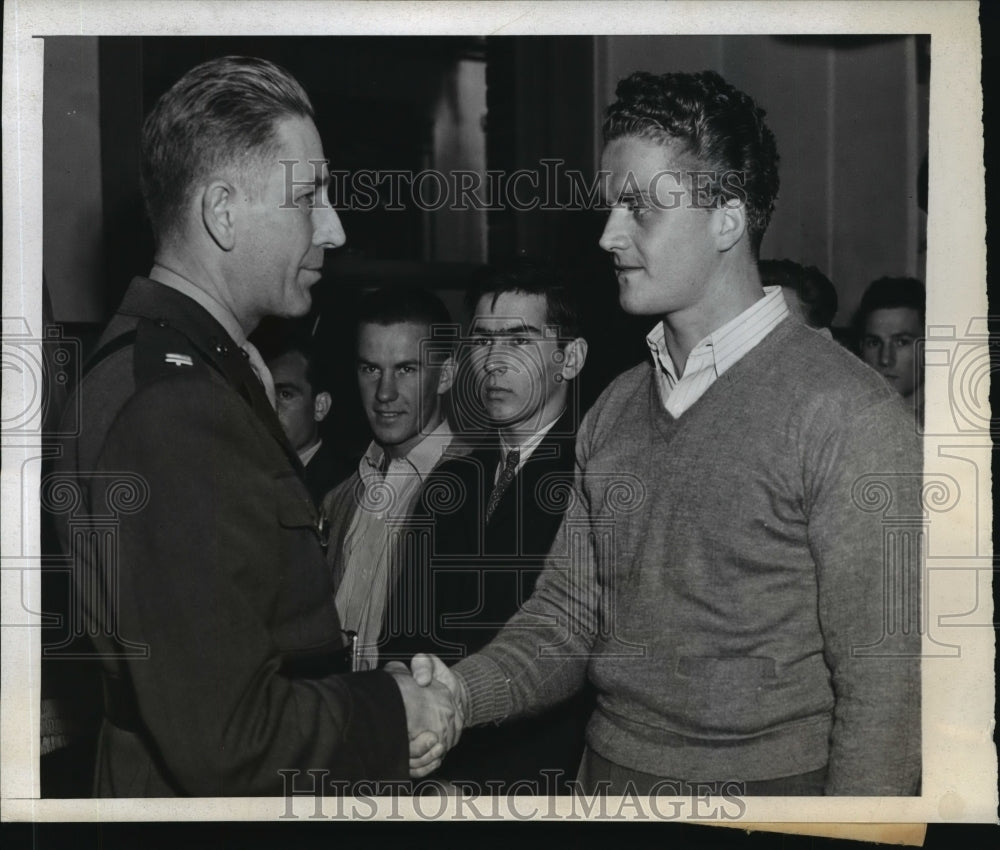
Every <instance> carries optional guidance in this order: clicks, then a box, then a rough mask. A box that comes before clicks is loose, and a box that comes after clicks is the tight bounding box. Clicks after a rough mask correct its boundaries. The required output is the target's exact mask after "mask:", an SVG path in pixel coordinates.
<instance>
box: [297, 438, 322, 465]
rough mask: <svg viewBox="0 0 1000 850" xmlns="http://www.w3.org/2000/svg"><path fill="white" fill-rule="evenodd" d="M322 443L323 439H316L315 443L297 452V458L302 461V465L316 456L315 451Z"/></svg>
mask: <svg viewBox="0 0 1000 850" xmlns="http://www.w3.org/2000/svg"><path fill="white" fill-rule="evenodd" d="M322 445H323V441H322V440H317V441H316V442H315V443H313V444H312V445H311V446H309V448H307V449H303V450H302V451H300V452H298V456H299V460H300V461H302V465H303V466H308V465H309V461H311V460H312V459H313V458H314V457H316V452H318V451H319V447H320V446H322Z"/></svg>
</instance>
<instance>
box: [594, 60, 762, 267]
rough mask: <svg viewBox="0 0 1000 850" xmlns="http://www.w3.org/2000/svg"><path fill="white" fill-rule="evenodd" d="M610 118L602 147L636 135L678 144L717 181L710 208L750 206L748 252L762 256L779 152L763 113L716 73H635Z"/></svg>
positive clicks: (711, 184)
mask: <svg viewBox="0 0 1000 850" xmlns="http://www.w3.org/2000/svg"><path fill="white" fill-rule="evenodd" d="M615 95H616V97H617V98H618V99H617V100H616V101H615V102H614V103H612V104H611V105H610V106H609V107H608V109H607V112H606V114H605V119H604V126H603V135H604V143H605V144H608V143H609V142H611V141H613V140H615V139H618V138H622V137H624V136H636V137H638V138H641V139H649V140H651V141H655V142H657V143H660V144H669V143H679V144H680V145H681V146H682V148H681V150H682V152H683V153H686V154H688V155H690V156H692V157H694V158H695V159H696V160H697V161H698V163H699V164H700V165H701V166H703V168H704V170H705V171H707V172H709V173H710V174H712V173H714V178H713V179H711V180H710V182H709V185H708V187H707V190H708V192H709V197H710V198H711V200H712V202H713V203H720V202H725V201H727V200H730V199H733V198H736V199H738V200H740V201H742V202H743V203H744V204H745V207H746V211H747V231H748V233H749V237H750V247H751V250H752V252H753V254H754V256H757V255H758V254H759V252H760V243H761V240H762V239H763V238H764V232H765V231H766V230H767V225H768V223H769V222H770V220H771V213H772V212H773V211H774V200H775V198H776V197H777V195H778V183H779V181H778V150H777V146H776V145H775V141H774V134H773V133H772V132H771V131H770V129H768V127H767V125H766V124H765V123H764V115H765V112H764V110H763V109H761V108H760V107H759V106H757V105H756V104H755V103H754V101H753V100H752V99H751V98H750V97H749V96H748V95H746V94H744V93H743V92H741V91H739V90H738V89H736V88H734V87H733V86H731V85H730V84H729V83H727V82H726V81H725V80H724V79H723V78H722V77H720V76H719V75H718V74H716V73H715V72H714V71H702V72H700V73H697V74H685V73H674V74H659V75H657V74H651V73H648V72H647V71H636V72H635V73H634V74H632V75H630V76H628V77H626V78H625V79H623V80H621V81H620V82H619V83H618V88H617V89H616V90H615Z"/></svg>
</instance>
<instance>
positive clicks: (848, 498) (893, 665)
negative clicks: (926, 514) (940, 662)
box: [805, 396, 922, 796]
mask: <svg viewBox="0 0 1000 850" xmlns="http://www.w3.org/2000/svg"><path fill="white" fill-rule="evenodd" d="M841 415H842V419H841V421H839V422H837V423H835V424H833V425H827V426H823V429H822V431H816V432H813V435H812V437H811V438H809V440H807V444H808V443H811V444H812V446H814V450H810V449H807V450H806V465H805V477H806V480H805V485H806V496H807V500H808V504H807V510H808V512H809V519H808V521H809V542H810V547H811V549H812V552H813V557H814V559H815V563H816V570H817V581H818V593H819V595H818V604H819V619H820V626H821V629H822V633H823V641H824V654H825V658H826V662H827V665H828V667H829V669H830V673H831V679H832V684H833V691H834V700H835V703H834V721H833V730H832V733H831V739H830V760H829V769H828V778H827V788H826V793H827V794H839V795H857V796H861V795H881V796H892V795H908V794H913V793H915V791H916V787H917V784H918V782H919V777H920V658H919V655H920V634H919V622H920V619H919V617H920V611H919V575H920V571H921V564H920V552H921V549H922V541H921V539H920V538H921V517H922V511H921V506H920V488H921V474H922V472H921V465H922V462H921V454H920V443H919V440H918V439H917V438H916V435H915V428H914V424H913V420H912V417H911V416H910V415H909V414H908V412H907V411H906V410H905V409H904V408H903V407H902V405H900V404H899V400H898V399H897V398H896V397H895V396H893V397H892V398H883V399H882V400H880V401H878V402H876V403H873V404H870V405H867V406H865V407H864V408H863V409H861V410H860V411H859V412H857V413H854V414H843V413H842V414H841Z"/></svg>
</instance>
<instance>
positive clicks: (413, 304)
mask: <svg viewBox="0 0 1000 850" xmlns="http://www.w3.org/2000/svg"><path fill="white" fill-rule="evenodd" d="M357 317H358V322H357V327H358V328H360V327H361V325H395V324H397V323H401V322H411V323H413V324H417V325H426V326H427V328H428V329H429V330H430V331H431V332H432V333H433V331H434V330H435V329H439V328H446V327H448V326H450V325H452V324H453V322H452V320H451V314H450V313H449V312H448V308H447V307H445V305H444V302H443V301H442V300H441V299H440V298H438V297H437V296H436V295H435V294H434V293H433V292H428V291H427V290H426V289H420V288H418V287H412V286H399V287H390V286H386V287H382V288H381V289H375V290H371V291H368V292H365V293H363V294H362V295H361V298H360V299H359V300H358V308H357ZM454 341H455V340H454V338H453V337H449V336H447V335H445V336H442V337H439V338H437V339H436V342H441V343H442V344H443V343H446V342H447V343H450V346H449V347H451V348H453V347H454Z"/></svg>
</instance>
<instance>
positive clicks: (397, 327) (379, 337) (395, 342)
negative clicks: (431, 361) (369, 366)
mask: <svg viewBox="0 0 1000 850" xmlns="http://www.w3.org/2000/svg"><path fill="white" fill-rule="evenodd" d="M430 338H431V330H430V328H429V327H428V326H427V325H425V324H424V323H423V322H392V323H390V324H380V323H377V322H363V323H362V324H361V327H360V328H359V329H358V349H359V353H362V352H363V351H364V350H377V351H378V352H380V353H383V354H385V353H389V354H390V355H391V356H392V357H393V358H394V359H396V360H399V361H404V360H418V359H419V358H420V352H421V349H422V346H423V344H424V342H425V341H427V340H429V339H430ZM372 353H374V351H373V352H372Z"/></svg>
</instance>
